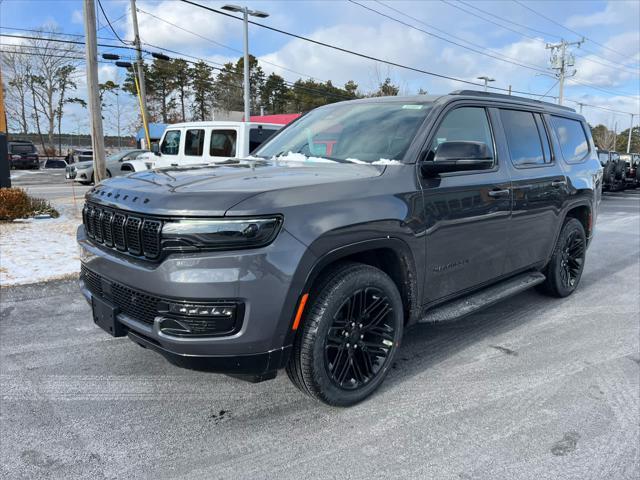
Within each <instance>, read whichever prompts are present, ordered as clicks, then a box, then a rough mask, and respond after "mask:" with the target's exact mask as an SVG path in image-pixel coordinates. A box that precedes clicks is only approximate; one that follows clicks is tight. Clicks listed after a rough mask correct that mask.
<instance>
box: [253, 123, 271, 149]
mask: <svg viewBox="0 0 640 480" xmlns="http://www.w3.org/2000/svg"><path fill="white" fill-rule="evenodd" d="M276 132H277V130H274V129H272V128H265V127H257V128H252V129H250V130H249V151H250V152H253V151H254V150H255V149H256V148H258V147H259V146H260V145H261V144H263V143H264V142H265V141H266V140H268V139H269V138H271V137H272V136H273V135H274V134H275V133H276Z"/></svg>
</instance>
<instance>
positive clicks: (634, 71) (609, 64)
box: [440, 0, 640, 75]
mask: <svg viewBox="0 0 640 480" xmlns="http://www.w3.org/2000/svg"><path fill="white" fill-rule="evenodd" d="M440 1H441V2H443V3H445V4H447V5H449V6H450V7H453V8H456V9H458V10H460V11H462V12H465V13H467V14H469V15H471V16H473V17H477V18H480V19H482V20H484V21H485V22H489V23H492V24H493V25H497V26H498V27H500V28H503V29H505V30H508V31H510V32H513V33H516V34H518V35H521V36H523V37H525V38H529V39H531V40H534V41H536V42H539V43H542V44H543V45H544V44H546V42H545V41H544V40H542V39H540V38H538V37H534V36H533V35H529V34H526V33H524V32H521V31H519V30H515V29H513V28H511V27H509V26H507V25H503V24H501V23H498V22H496V21H495V20H494V18H498V19H500V20H501V21H503V22H507V23H511V24H512V25H516V26H518V27H520V28H524V29H527V30H530V31H532V32H536V33H540V34H542V35H545V36H548V37H553V38H556V39H560V38H561V37H559V36H558V35H554V34H552V33H549V32H545V31H542V30H537V29H535V28H532V27H530V26H528V25H525V24H522V23H518V22H515V21H513V20H509V19H507V18H504V17H501V16H499V15H496V14H495V13H492V12H489V11H487V10H483V9H482V8H480V7H478V6H476V5H473V4H471V3H468V2H465V1H464V0H459V3H462V4H464V5H467V6H468V7H470V8H473V9H474V10H476V11H478V12H482V13H483V14H485V15H488V16H489V17H490V18H486V17H484V16H482V15H479V14H478V13H476V12H470V11H469V10H467V9H465V8H464V7H461V6H460V5H457V4H455V3H453V2H451V1H448V0H440ZM582 51H584V52H585V53H589V54H590V55H592V56H594V57H597V58H600V59H601V60H604V61H605V62H607V63H602V62H600V61H598V60H595V59H593V58H588V57H587V56H585V55H580V54H576V56H577V57H580V58H582V59H584V61H586V62H590V63H595V64H598V65H601V66H603V67H608V68H611V67H612V66H614V67H616V68H621V69H624V70H625V71H627V72H630V73H632V74H634V75H638V73H640V67H638V68H637V69H636V68H634V67H631V66H629V67H627V66H625V65H623V64H620V63H617V62H615V61H611V60H609V59H608V58H605V57H602V56H600V55H598V54H597V53H596V52H593V51H591V50H588V49H586V48H584V47H582Z"/></svg>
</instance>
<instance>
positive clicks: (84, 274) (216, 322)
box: [80, 265, 244, 336]
mask: <svg viewBox="0 0 640 480" xmlns="http://www.w3.org/2000/svg"><path fill="white" fill-rule="evenodd" d="M80 279H81V280H82V281H83V282H84V284H85V286H86V288H87V289H88V290H89V291H90V292H91V294H92V295H95V296H96V297H100V298H102V299H104V300H106V301H108V302H110V303H111V304H113V305H114V306H115V307H117V309H118V311H119V312H121V313H124V314H125V315H127V316H128V317H130V318H132V319H134V320H137V321H139V322H143V323H146V324H148V325H153V322H154V320H155V318H156V317H157V316H162V317H163V318H166V319H168V320H172V319H173V320H177V321H179V322H180V323H181V324H182V325H183V326H186V327H188V329H189V331H190V333H189V335H191V336H197V335H204V336H211V335H230V334H233V333H235V332H237V331H238V330H239V328H240V324H241V321H239V320H238V319H241V318H242V316H243V314H244V305H243V304H242V303H239V302H236V301H233V300H230V301H227V300H220V301H215V302H206V303H207V304H209V305H217V306H220V307H221V308H224V307H235V310H234V312H235V314H234V315H233V317H229V318H216V317H188V316H186V315H174V314H171V313H168V310H167V307H168V304H169V303H176V302H179V303H183V304H184V305H189V303H188V302H185V301H183V300H176V299H170V298H163V297H158V296H155V295H151V294H149V293H146V292H143V291H141V290H138V289H135V288H132V287H129V286H127V285H123V284H121V283H117V282H112V281H110V280H107V279H105V278H104V277H101V276H100V275H98V274H97V273H95V272H93V271H91V270H89V269H88V268H87V267H85V266H84V265H82V267H81V270H80ZM198 303H201V302H198ZM161 328H162V327H161ZM178 335H179V334H178Z"/></svg>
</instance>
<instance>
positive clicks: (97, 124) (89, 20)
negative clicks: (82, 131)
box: [84, 0, 107, 184]
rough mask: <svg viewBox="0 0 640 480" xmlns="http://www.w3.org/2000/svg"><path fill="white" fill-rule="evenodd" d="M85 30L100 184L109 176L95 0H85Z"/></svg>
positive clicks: (95, 165)
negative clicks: (100, 83)
mask: <svg viewBox="0 0 640 480" xmlns="http://www.w3.org/2000/svg"><path fill="white" fill-rule="evenodd" d="M84 31H85V37H86V57H87V94H88V97H89V98H88V100H89V102H88V103H89V112H90V114H91V143H92V145H93V175H94V181H95V183H96V184H98V183H99V182H100V181H102V180H104V179H105V178H106V177H107V168H106V166H105V163H104V157H105V153H104V132H103V130H102V109H101V107H102V106H101V105H100V90H99V87H98V45H97V38H96V5H95V2H94V0H84Z"/></svg>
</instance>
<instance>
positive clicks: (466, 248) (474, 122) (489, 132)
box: [420, 104, 511, 303]
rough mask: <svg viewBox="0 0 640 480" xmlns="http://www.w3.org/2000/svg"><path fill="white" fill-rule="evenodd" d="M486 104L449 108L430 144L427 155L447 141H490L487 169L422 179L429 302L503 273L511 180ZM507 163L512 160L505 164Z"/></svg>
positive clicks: (426, 287) (494, 278)
mask: <svg viewBox="0 0 640 480" xmlns="http://www.w3.org/2000/svg"><path fill="white" fill-rule="evenodd" d="M493 131H494V129H493V128H492V124H491V122H490V118H489V115H488V111H487V109H486V108H485V107H484V106H479V105H477V104H474V105H463V106H458V107H451V108H450V109H449V110H447V111H445V112H444V114H443V115H441V121H440V123H439V125H438V126H437V127H436V128H435V130H434V132H435V133H433V134H432V135H431V138H430V140H429V142H428V144H427V149H428V151H429V153H428V155H433V154H435V152H436V151H437V148H438V145H439V144H441V143H443V142H447V141H474V142H483V143H486V144H487V146H488V147H489V149H490V150H491V152H492V154H493V157H494V165H493V168H491V169H489V170H478V171H467V172H453V173H442V174H440V175H438V176H437V177H434V178H425V177H423V176H422V175H421V176H420V182H421V184H422V189H423V196H424V208H425V212H424V213H425V220H426V231H425V238H426V274H425V277H426V278H425V280H426V282H425V292H424V293H425V294H424V298H425V300H426V302H427V303H430V302H433V301H436V300H443V299H445V298H447V297H450V296H454V295H457V294H461V293H463V292H464V291H465V290H470V289H473V288H475V287H478V286H480V285H483V284H487V283H490V282H492V281H494V280H496V279H498V278H499V277H501V276H502V275H503V274H504V252H505V250H506V249H507V248H508V233H509V225H510V215H511V190H510V188H511V180H510V178H509V171H508V169H507V167H506V165H505V164H504V163H505V159H503V158H502V155H503V154H502V152H501V149H500V148H498V147H497V145H496V142H495V141H494V136H493ZM507 161H508V160H507Z"/></svg>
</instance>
